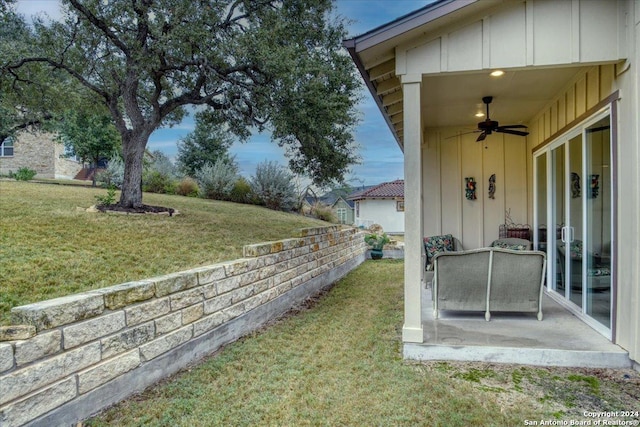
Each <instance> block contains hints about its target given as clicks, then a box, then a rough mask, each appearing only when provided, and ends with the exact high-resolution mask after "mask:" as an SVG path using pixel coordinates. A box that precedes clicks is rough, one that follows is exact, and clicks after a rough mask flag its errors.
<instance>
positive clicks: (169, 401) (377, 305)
mask: <svg viewBox="0 0 640 427" xmlns="http://www.w3.org/2000/svg"><path fill="white" fill-rule="evenodd" d="M402 272H403V263H402V261H394V260H383V261H367V262H366V263H365V264H364V265H363V266H361V267H359V268H358V269H356V270H354V271H352V272H351V273H350V274H349V275H348V276H347V277H346V278H345V279H343V280H341V281H340V282H338V283H337V284H336V286H335V287H334V288H333V289H332V290H331V291H330V292H329V293H327V294H326V295H325V296H323V297H322V298H321V299H319V300H318V301H317V302H316V303H315V305H313V306H312V307H310V308H309V307H307V308H304V309H300V311H298V312H296V315H290V316H288V317H286V318H285V319H283V320H281V321H279V322H277V323H275V324H273V325H272V326H270V327H268V328H266V329H264V330H262V331H260V332H258V333H255V334H253V335H252V336H249V337H246V338H244V339H241V340H239V341H237V342H235V343H233V344H231V345H229V346H227V347H226V348H224V349H223V350H222V351H220V352H219V353H218V354H217V355H214V356H212V357H210V358H208V359H206V360H205V361H203V362H202V363H201V364H199V365H198V366H195V367H191V368H189V369H187V370H185V371H183V372H181V373H179V374H178V375H176V376H175V377H173V378H171V379H169V380H167V381H165V382H163V383H162V384H159V385H157V386H154V387H151V388H150V389H148V390H147V391H145V392H144V393H142V394H141V395H138V396H135V397H132V398H130V399H128V400H126V401H124V402H122V403H120V404H118V405H117V406H115V407H113V408H111V409H109V410H107V411H105V412H103V413H102V414H100V415H99V416H98V417H96V418H94V419H92V420H89V421H87V425H89V426H111V425H118V426H196V425H212V426H213V425H216V426H217V425H233V426H254V425H269V426H298V425H312V426H361V425H362V426H365V425H366V426H389V425H392V426H426V425H430V426H470V425H478V426H520V425H524V420H538V421H539V420H541V419H545V420H553V419H555V417H556V416H557V417H559V418H561V419H567V420H570V419H582V418H583V416H582V412H583V411H585V410H589V411H606V410H615V408H618V409H622V408H625V407H626V408H630V407H636V406H637V401H638V395H637V393H638V390H639V385H640V380H639V379H638V375H637V373H633V371H631V373H630V375H632V376H633V378H632V379H630V380H625V379H623V374H622V373H619V374H618V371H611V370H599V371H597V372H596V371H595V370H592V371H593V372H583V371H581V370H568V369H559V368H558V369H553V368H534V367H521V366H513V365H490V364H470V363H460V364H456V363H449V362H433V363H425V364H418V363H408V362H404V361H403V360H402V358H401V350H400V341H401V338H400V334H401V332H400V331H401V325H402V309H403V303H402V298H403V294H402V293H403V285H402V281H403V279H402ZM602 372H605V373H608V374H609V375H612V376H615V377H612V378H610V379H609V380H606V381H605V380H601V381H600V390H599V392H598V394H594V390H593V389H592V387H589V386H587V387H584V385H585V382H584V378H586V377H593V376H596V375H601V374H602ZM627 374H628V373H627ZM576 379H578V381H576ZM625 381H626V382H625ZM580 386H582V387H580ZM604 389H606V390H607V391H606V393H605V392H604ZM634 393H636V394H634ZM569 396H580V397H579V400H577V399H573V400H567V399H566V398H567V397H569ZM577 402H582V403H584V406H575V405H576V403H577ZM565 403H566V404H565Z"/></svg>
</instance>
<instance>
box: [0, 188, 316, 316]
mask: <svg viewBox="0 0 640 427" xmlns="http://www.w3.org/2000/svg"><path fill="white" fill-rule="evenodd" d="M105 194H106V190H104V189H94V188H82V187H71V186H61V185H46V184H38V183H30V182H13V181H0V288H1V289H2V292H1V293H0V324H8V322H9V312H10V309H11V307H15V306H19V305H23V304H28V303H32V302H36V301H41V300H45V299H49V298H55V297H59V296H64V295H69V294H72V293H76V292H81V291H86V290H90V289H96V288H100V287H105V286H110V285H114V284H118V283H124V282H128V281H132V280H139V279H143V278H147V277H152V276H156V275H161V274H166V273H171V272H176V271H181V270H186V269H189V268H194V267H198V266H202V265H207V264H212V263H216V262H219V261H225V260H232V259H236V258H240V257H242V247H243V246H244V245H246V244H250V243H258V242H263V241H270V240H277V239H280V238H284V237H292V236H294V235H295V233H296V232H297V230H298V229H300V228H303V227H312V226H318V225H327V224H326V223H324V222H321V221H317V220H313V219H310V218H305V217H302V216H298V215H292V214H287V213H283V212H275V211H271V210H268V209H265V208H261V207H257V206H249V205H238V204H234V203H227V202H217V201H211V200H202V199H195V198H187V197H181V196H166V195H157V194H145V195H144V203H146V204H151V205H160V206H167V207H172V208H175V209H177V210H178V211H179V212H180V214H179V215H176V216H173V217H167V216H152V215H147V216H125V215H120V214H102V213H88V212H86V211H85V209H86V208H88V207H89V206H91V205H93V204H95V202H96V199H95V197H96V196H99V195H105ZM117 196H118V197H119V194H118V195H117Z"/></svg>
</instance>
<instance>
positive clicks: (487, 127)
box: [476, 96, 529, 142]
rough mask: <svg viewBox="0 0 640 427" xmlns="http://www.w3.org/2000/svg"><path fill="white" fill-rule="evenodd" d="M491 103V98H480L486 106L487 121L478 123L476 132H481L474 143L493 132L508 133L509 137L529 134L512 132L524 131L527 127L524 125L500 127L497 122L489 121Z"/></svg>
mask: <svg viewBox="0 0 640 427" xmlns="http://www.w3.org/2000/svg"><path fill="white" fill-rule="evenodd" d="M491 101H493V96H485V97H483V98H482V102H484V103H485V104H487V119H486V120H485V121H482V122H480V123H478V130H477V131H476V132H481V133H480V135H479V136H478V139H476V142H479V141H484V139H485V138H486V137H487V135H491V134H492V133H493V132H502V133H509V134H511V135H519V136H527V135H529V132H524V131H520V130H514V129H526V128H527V127H526V126H525V125H505V126H500V125H499V123H498V122H496V121H495V120H491V119H490V118H489V104H491Z"/></svg>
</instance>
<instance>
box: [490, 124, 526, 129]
mask: <svg viewBox="0 0 640 427" xmlns="http://www.w3.org/2000/svg"><path fill="white" fill-rule="evenodd" d="M526 128H527V127H526V126H525V125H504V126H498V127H497V128H496V129H526Z"/></svg>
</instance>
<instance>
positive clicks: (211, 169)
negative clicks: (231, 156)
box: [196, 160, 238, 200]
mask: <svg viewBox="0 0 640 427" xmlns="http://www.w3.org/2000/svg"><path fill="white" fill-rule="evenodd" d="M196 180H197V181H198V185H199V186H200V195H201V196H202V197H204V198H207V199H216V200H229V197H230V195H231V190H232V189H233V186H234V184H235V182H236V181H237V180H238V167H237V166H236V164H235V163H234V162H233V161H232V162H230V163H227V162H224V161H223V160H216V162H215V163H213V164H211V163H207V164H206V165H204V166H203V167H202V168H201V169H200V170H199V171H197V172H196Z"/></svg>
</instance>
